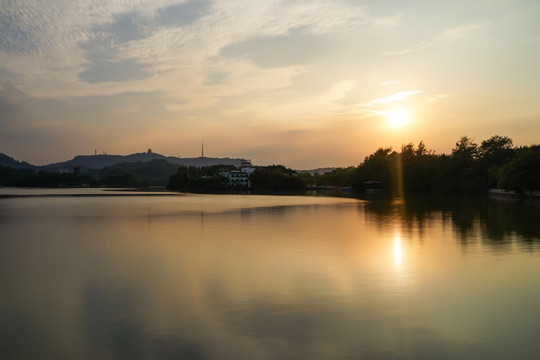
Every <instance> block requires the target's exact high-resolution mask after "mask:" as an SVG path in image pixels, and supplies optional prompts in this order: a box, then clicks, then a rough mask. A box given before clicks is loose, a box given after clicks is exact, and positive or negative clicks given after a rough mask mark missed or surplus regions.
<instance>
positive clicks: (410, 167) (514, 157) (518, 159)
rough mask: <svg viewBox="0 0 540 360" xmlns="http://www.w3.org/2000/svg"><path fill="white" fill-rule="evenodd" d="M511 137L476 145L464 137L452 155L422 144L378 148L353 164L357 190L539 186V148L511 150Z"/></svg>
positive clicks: (533, 188) (453, 190)
mask: <svg viewBox="0 0 540 360" xmlns="http://www.w3.org/2000/svg"><path fill="white" fill-rule="evenodd" d="M512 144H513V142H512V139H510V138H509V137H505V136H499V135H495V136H493V137H491V138H489V139H488V140H484V141H482V143H481V145H480V146H478V145H477V144H476V143H475V142H474V141H473V140H472V139H471V138H469V137H467V136H463V137H461V138H460V139H459V141H458V142H456V145H455V147H454V149H453V150H452V154H451V155H444V154H442V155H436V154H435V153H434V152H433V151H429V150H427V149H426V147H425V145H424V143H423V142H420V144H418V147H416V148H415V147H414V145H413V144H407V145H403V146H402V148H401V152H400V153H397V152H395V151H392V149H391V148H379V149H378V150H377V151H376V152H375V153H373V154H372V155H370V156H368V157H366V158H365V159H364V162H362V163H361V164H360V165H359V166H358V171H357V177H356V181H352V182H351V185H354V186H355V187H357V188H360V189H363V188H369V187H376V186H374V184H375V185H377V186H379V187H382V188H385V189H389V190H392V191H399V190H400V189H402V190H403V191H404V192H409V193H410V192H428V193H429V192H447V193H482V192H486V191H487V190H488V189H490V188H494V187H496V186H497V184H498V185H499V186H503V187H504V188H506V189H511V190H516V191H518V192H521V193H523V192H525V191H529V192H531V191H536V190H538V187H539V186H540V180H539V175H538V172H539V171H540V165H539V163H538V162H539V160H538V156H539V155H538V148H539V147H538V146H532V147H527V148H522V149H519V150H516V149H515V148H513V146H512Z"/></svg>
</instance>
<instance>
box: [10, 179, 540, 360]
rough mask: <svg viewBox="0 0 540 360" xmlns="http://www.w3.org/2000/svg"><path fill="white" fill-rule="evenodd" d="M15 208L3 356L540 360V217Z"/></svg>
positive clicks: (451, 206)
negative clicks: (539, 338) (539, 335)
mask: <svg viewBox="0 0 540 360" xmlns="http://www.w3.org/2000/svg"><path fill="white" fill-rule="evenodd" d="M14 194H18V195H47V194H48V195H70V194H71V195H77V194H78V195H93V194H103V192H102V191H100V190H29V191H25V190H13V189H0V358H1V359H154V358H155V359H255V360H257V359H538V358H539V357H538V356H539V354H540V341H539V340H538V334H539V333H540V210H539V207H538V204H535V203H531V202H516V201H511V200H489V201H488V200H486V199H483V200H470V199H469V200H465V199H461V198H453V199H431V200H426V199H414V198H412V199H407V201H395V200H394V201H392V200H389V199H376V200H375V201H370V200H368V201H366V200H359V199H345V198H328V197H285V196H274V197H272V196H240V195H164V194H161V195H164V196H116V195H125V194H126V193H125V192H108V193H106V194H108V195H109V196H61V197H59V196H30V197H6V196H5V195H14ZM131 194H133V195H136V194H135V193H131ZM2 196H4V197H3V198H2Z"/></svg>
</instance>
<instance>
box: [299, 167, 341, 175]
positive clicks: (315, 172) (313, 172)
mask: <svg viewBox="0 0 540 360" xmlns="http://www.w3.org/2000/svg"><path fill="white" fill-rule="evenodd" d="M335 169H336V168H335V167H327V168H318V169H312V170H297V171H298V172H299V173H306V174H310V175H322V174H326V173H329V172H331V171H333V170H335Z"/></svg>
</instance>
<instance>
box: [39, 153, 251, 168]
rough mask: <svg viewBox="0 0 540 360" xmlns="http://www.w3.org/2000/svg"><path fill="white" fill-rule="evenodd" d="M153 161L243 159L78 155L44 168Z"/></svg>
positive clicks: (187, 163) (177, 162)
mask: <svg viewBox="0 0 540 360" xmlns="http://www.w3.org/2000/svg"><path fill="white" fill-rule="evenodd" d="M152 160H165V161H167V162H169V163H171V164H175V165H184V166H198V167H203V166H211V165H234V166H240V164H241V163H242V159H231V158H209V157H198V158H179V157H174V156H164V155H161V154H157V153H153V152H145V153H136V154H131V155H78V156H75V157H74V158H73V159H71V160H68V161H64V162H60V163H55V164H49V165H46V166H44V168H45V169H46V170H60V169H73V168H75V167H80V168H81V169H85V168H86V169H102V168H104V167H109V166H113V165H117V164H121V163H138V162H140V163H145V162H149V161H152Z"/></svg>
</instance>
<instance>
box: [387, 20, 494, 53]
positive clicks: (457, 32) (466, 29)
mask: <svg viewBox="0 0 540 360" xmlns="http://www.w3.org/2000/svg"><path fill="white" fill-rule="evenodd" d="M485 25H486V24H469V25H465V26H460V27H457V28H452V29H448V30H446V31H444V32H442V33H441V34H439V35H438V36H436V37H435V38H433V39H431V40H430V41H427V42H425V43H423V44H421V45H417V46H414V47H411V48H408V49H402V50H396V51H387V52H383V53H382V54H381V56H394V55H405V54H409V53H413V52H417V51H420V50H424V49H427V48H430V47H433V46H435V45H437V44H439V43H441V42H445V41H450V40H454V39H458V38H461V37H464V36H466V35H468V34H469V33H471V32H473V31H475V30H477V29H479V28H481V27H484V26H485Z"/></svg>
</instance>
